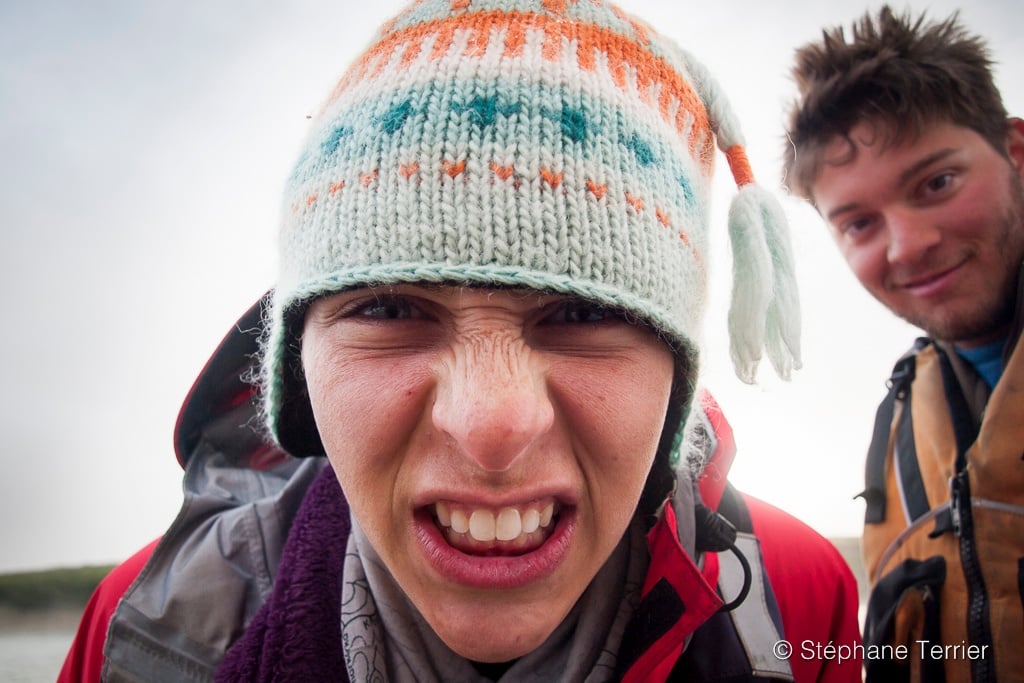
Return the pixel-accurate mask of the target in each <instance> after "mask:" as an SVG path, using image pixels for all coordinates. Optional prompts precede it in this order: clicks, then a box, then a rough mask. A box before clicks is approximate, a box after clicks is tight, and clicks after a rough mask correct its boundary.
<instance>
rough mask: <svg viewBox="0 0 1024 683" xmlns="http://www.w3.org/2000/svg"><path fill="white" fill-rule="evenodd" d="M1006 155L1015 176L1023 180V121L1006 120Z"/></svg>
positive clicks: (1016, 119) (1013, 118)
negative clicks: (1012, 166)
mask: <svg viewBox="0 0 1024 683" xmlns="http://www.w3.org/2000/svg"><path fill="white" fill-rule="evenodd" d="M1006 155H1007V156H1008V157H1009V158H1010V163H1011V164H1013V165H1014V167H1015V168H1016V169H1017V175H1019V176H1020V177H1021V178H1022V179H1024V119H1019V118H1017V117H1011V118H1009V119H1007V120H1006Z"/></svg>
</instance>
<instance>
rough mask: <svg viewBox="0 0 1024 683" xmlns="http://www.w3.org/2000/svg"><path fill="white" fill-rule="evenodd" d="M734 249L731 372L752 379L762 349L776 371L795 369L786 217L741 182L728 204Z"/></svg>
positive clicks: (795, 303)
mask: <svg viewBox="0 0 1024 683" xmlns="http://www.w3.org/2000/svg"><path fill="white" fill-rule="evenodd" d="M729 239H730V241H731V243H732V251H733V287H732V303H731V305H730V308H729V337H730V345H729V351H730V354H731V355H732V362H733V366H734V368H735V369H736V375H737V376H738V377H739V378H740V379H741V380H743V381H744V382H747V383H751V384H752V383H753V382H754V381H755V379H756V377H757V366H758V364H759V363H760V361H761V353H762V350H763V349H767V351H768V358H769V360H770V361H771V363H772V366H773V367H774V368H775V371H776V373H778V375H779V376H780V377H782V378H783V379H789V377H790V374H791V373H792V371H793V370H795V369H799V368H800V301H799V294H798V293H797V286H796V278H795V272H794V265H793V251H792V247H791V246H790V242H789V228H788V226H787V224H786V216H785V213H784V212H783V210H782V207H781V206H780V205H779V203H778V201H777V200H776V199H775V197H773V196H772V195H771V194H770V193H769V192H767V191H766V190H764V189H763V188H761V187H758V186H757V185H754V184H753V183H751V184H748V185H744V186H743V187H742V188H740V190H739V193H738V194H737V195H736V198H735V199H734V200H733V202H732V206H731V207H730V208H729Z"/></svg>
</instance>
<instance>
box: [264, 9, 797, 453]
mask: <svg viewBox="0 0 1024 683" xmlns="http://www.w3.org/2000/svg"><path fill="white" fill-rule="evenodd" d="M716 146H717V147H718V148H720V149H721V150H723V151H724V154H725V156H726V158H727V160H728V162H729V166H730V168H731V170H732V173H733V176H734V178H735V180H736V182H737V185H738V186H739V187H740V191H739V194H738V195H737V197H736V200H735V201H734V205H733V207H732V211H731V212H730V218H729V222H730V234H731V235H732V240H733V251H734V261H735V264H734V265H735V268H734V273H735V277H734V290H733V300H734V305H733V309H732V312H731V314H730V330H731V333H732V338H733V343H732V354H733V359H734V362H735V364H736V368H737V373H738V374H739V375H740V377H741V378H743V379H745V380H747V381H752V380H753V378H754V375H755V372H756V366H757V362H758V360H759V359H760V357H761V349H762V348H764V347H765V346H767V349H768V352H769V356H770V358H771V359H772V361H773V364H774V365H775V367H776V369H777V370H778V371H779V372H780V374H782V375H784V376H785V375H788V373H789V370H790V369H791V368H792V367H794V366H798V365H799V348H798V343H799V342H798V337H799V330H798V328H799V305H798V303H797V299H796V288H795V284H794V282H793V268H792V255H791V253H790V249H789V243H788V235H787V228H786V223H785V218H784V216H783V214H782V209H781V207H779V206H778V204H777V202H776V201H775V199H774V198H773V197H772V196H771V195H770V194H769V193H768V192H766V191H764V190H762V189H760V188H758V187H757V186H755V185H754V184H753V183H752V181H753V174H752V172H751V170H750V164H749V162H748V161H747V158H746V153H745V151H744V148H743V144H742V139H741V135H740V131H739V127H738V125H737V123H736V122H735V120H734V117H733V115H732V112H731V110H730V108H729V105H728V103H727V101H726V100H725V97H724V95H723V94H722V92H720V90H719V87H718V85H717V83H716V82H715V81H714V79H713V78H712V77H711V76H710V74H709V73H708V72H707V70H706V69H705V68H704V67H703V66H702V65H701V64H699V63H698V62H696V61H695V60H694V59H693V58H692V57H691V56H690V55H688V54H687V53H686V52H684V51H683V50H681V49H680V48H678V47H677V46H675V45H674V44H673V43H672V42H670V41H668V40H667V39H665V38H663V37H662V36H660V35H659V34H658V33H656V32H655V31H654V30H652V29H651V28H650V27H648V26H646V25H644V24H642V23H641V22H640V21H638V20H637V19H635V18H632V17H630V16H629V15H627V14H625V13H624V12H623V11H621V10H620V9H618V8H616V7H614V6H612V5H610V4H608V3H605V2H602V1H600V0H420V1H419V2H414V3H412V4H411V5H409V6H408V7H407V8H406V9H405V10H404V11H403V12H401V13H400V14H399V15H398V16H397V17H395V18H394V19H393V20H391V21H390V22H388V23H387V24H385V25H384V26H383V28H382V29H381V31H380V33H379V35H378V36H377V38H376V39H375V40H374V41H373V43H372V45H371V47H370V48H369V49H368V50H367V51H366V52H365V53H364V54H363V55H362V56H361V57H360V58H359V59H358V60H357V61H356V62H355V63H354V64H353V65H352V66H351V67H350V68H349V70H348V71H347V72H346V73H345V74H344V76H343V77H342V78H341V80H340V82H339V83H338V84H337V86H336V87H335V89H334V91H333V92H332V93H331V95H330V96H329V98H328V99H327V101H326V103H325V104H324V106H323V108H322V110H321V112H320V113H319V115H318V116H317V117H316V118H315V120H314V122H313V125H312V129H311V132H310V134H309V137H308V140H307V143H306V144H305V147H304V149H303V151H302V154H301V156H300V158H299V160H298V163H297V164H296V167H295V170H294V172H293V173H292V175H291V177H290V179H289V181H288V184H287V189H286V194H285V206H284V218H283V225H282V229H281V233H280V273H279V279H278V282H277V287H276V290H275V294H274V301H273V305H272V310H271V314H270V319H269V321H268V325H269V336H268V338H267V339H266V341H265V344H266V348H265V357H264V370H263V372H264V377H263V381H264V387H263V391H264V400H265V411H266V418H267V424H268V427H269V429H270V431H271V434H272V435H273V436H274V437H275V438H276V439H277V440H278V441H279V442H280V443H281V444H282V445H283V446H285V447H286V448H288V449H289V450H291V451H292V452H293V453H296V454H299V455H301V454H303V453H302V451H303V450H309V448H308V445H307V444H305V443H304V442H303V440H304V439H307V438H308V437H304V436H302V435H301V434H298V432H299V431H301V428H302V427H301V425H303V424H304V422H305V420H306V419H307V417H308V416H307V415H306V412H307V411H308V407H307V406H305V405H298V406H292V405H290V403H292V402H295V401H298V402H299V403H302V400H301V399H296V398H295V397H296V396H300V395H301V394H302V384H303V383H302V380H301V376H300V371H299V370H298V369H297V368H298V363H299V361H298V334H299V332H300V331H301V323H302V314H303V313H304V311H305V309H306V306H307V305H308V303H309V302H310V301H311V300H313V299H315V298H317V297H320V296H323V295H326V294H330V293H334V292H338V291H341V290H345V289H349V288H353V287H361V286H369V285H383V284H391V283H401V282H429V283H441V282H452V283H474V284H482V285H498V286H518V287H527V288H533V289H537V290H543V291H548V292H557V293H564V294H570V295H576V296H581V297H585V298H587V299H590V300H594V301H597V302H601V303H604V304H608V305H610V306H614V307H618V308H622V309H625V310H628V311H631V312H633V313H635V314H636V315H638V316H640V317H641V318H642V319H644V320H645V321H647V322H648V323H649V324H651V325H652V326H653V327H654V328H656V329H657V330H659V331H660V332H661V333H662V334H663V335H664V337H665V338H666V339H667V340H668V341H669V342H670V343H672V344H673V345H674V346H675V348H676V349H677V352H679V353H681V354H683V356H684V357H685V358H686V359H687V361H688V362H690V363H695V361H696V357H695V353H696V352H695V348H696V346H697V343H698V341H697V340H699V339H700V336H701V325H702V318H703V315H704V309H705V306H706V300H707V280H708V272H707V271H708V260H709V257H708V242H709V239H708V238H709V234H708V203H709V197H710V184H711V176H712V172H713V166H714V160H715V155H716ZM305 424H308V423H305Z"/></svg>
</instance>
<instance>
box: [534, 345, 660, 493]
mask: <svg viewBox="0 0 1024 683" xmlns="http://www.w3.org/2000/svg"><path fill="white" fill-rule="evenodd" d="M570 365H572V367H566V366H559V367H554V368H552V370H551V372H550V374H549V390H550V391H551V392H552V394H553V396H554V397H555V400H556V401H557V402H558V403H560V404H561V408H562V411H563V414H564V415H565V418H566V420H567V421H568V422H569V424H568V428H569V430H570V432H571V433H572V435H573V438H574V439H576V440H577V442H578V443H579V444H580V449H579V452H580V453H581V454H582V455H581V456H580V457H581V459H582V460H583V461H582V462H581V463H580V465H581V467H582V468H583V469H584V470H585V473H586V474H587V476H588V479H590V480H591V485H592V486H594V487H600V488H605V487H608V488H611V489H612V490H615V489H620V488H621V487H622V486H623V485H624V484H625V483H626V482H627V481H628V482H629V483H630V485H631V486H630V488H631V489H632V490H633V491H632V492H635V494H636V496H637V497H639V493H640V490H641V489H642V487H643V483H644V481H645V480H646V478H647V473H648V471H649V470H650V466H651V462H652V461H653V459H654V454H655V451H656V449H657V446H658V441H659V439H660V437H661V432H662V428H663V426H664V422H665V414H666V412H667V410H668V399H669V393H670V389H671V385H672V368H673V366H672V360H671V356H670V355H669V354H668V352H667V351H665V354H664V357H661V356H660V354H658V355H656V356H655V359H654V361H653V362H649V363H614V362H612V363H599V364H595V366H594V367H592V368H586V367H580V366H579V365H575V364H570ZM634 502H635V501H634Z"/></svg>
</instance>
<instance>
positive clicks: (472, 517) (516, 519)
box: [435, 502, 555, 542]
mask: <svg viewBox="0 0 1024 683" xmlns="http://www.w3.org/2000/svg"><path fill="white" fill-rule="evenodd" d="M435 509H436V512H437V521H438V522H440V524H441V526H444V527H448V528H450V529H451V530H452V531H454V532H455V533H457V534H465V533H468V534H469V535H470V536H471V537H472V538H473V539H474V540H477V541H483V542H487V541H494V540H498V541H513V540H515V539H517V538H519V537H520V536H522V535H524V534H532V533H533V532H535V531H537V529H540V528H541V527H547V526H548V525H549V524H551V519H552V517H553V516H554V513H555V504H554V503H553V502H549V503H547V504H545V505H539V504H535V505H529V506H527V507H526V508H525V509H522V510H520V509H519V508H514V507H504V508H501V509H500V510H498V513H497V515H495V513H494V512H493V511H492V510H488V509H487V508H474V509H472V510H466V509H463V508H459V507H453V506H451V505H449V504H448V503H445V502H438V503H437V504H436V505H435Z"/></svg>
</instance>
